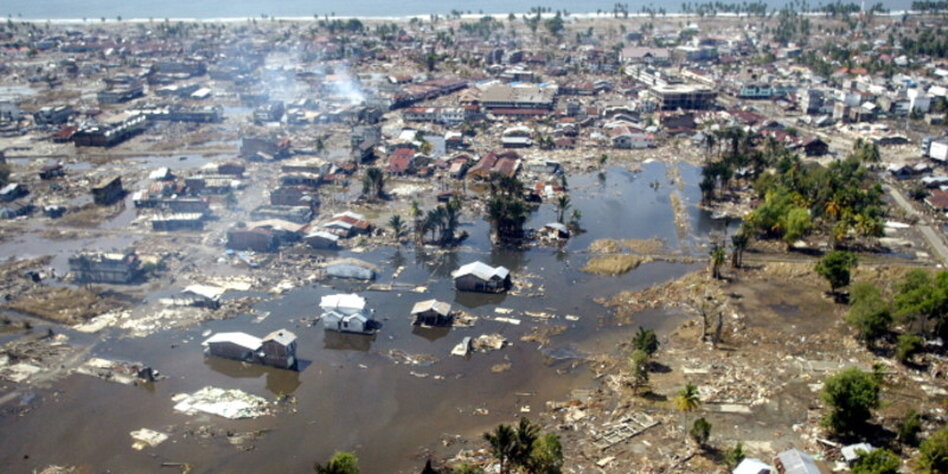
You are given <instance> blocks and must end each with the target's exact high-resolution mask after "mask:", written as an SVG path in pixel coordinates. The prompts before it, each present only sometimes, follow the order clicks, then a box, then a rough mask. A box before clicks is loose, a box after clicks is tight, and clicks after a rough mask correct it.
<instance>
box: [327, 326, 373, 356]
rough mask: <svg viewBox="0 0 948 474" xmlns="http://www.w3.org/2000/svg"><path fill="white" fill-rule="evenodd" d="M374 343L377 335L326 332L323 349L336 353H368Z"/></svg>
mask: <svg viewBox="0 0 948 474" xmlns="http://www.w3.org/2000/svg"><path fill="white" fill-rule="evenodd" d="M373 342H375V334H350V333H344V332H336V331H325V334H324V335H323V348H324V349H329V350H334V351H359V352H368V351H369V349H371V348H372V343H373Z"/></svg>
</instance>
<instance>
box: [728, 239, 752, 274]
mask: <svg viewBox="0 0 948 474" xmlns="http://www.w3.org/2000/svg"><path fill="white" fill-rule="evenodd" d="M731 243H732V244H734V249H733V251H732V253H731V266H732V267H734V268H741V266H742V265H743V264H744V250H747V246H748V244H750V236H748V235H747V233H745V232H744V230H743V229H742V230H741V231H740V232H738V233H736V234H734V235H732V236H731Z"/></svg>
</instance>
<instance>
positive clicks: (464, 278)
mask: <svg viewBox="0 0 948 474" xmlns="http://www.w3.org/2000/svg"><path fill="white" fill-rule="evenodd" d="M451 276H452V277H453V278H454V288H456V289H457V290H459V291H477V292H482V293H503V292H505V291H507V290H508V289H510V287H511V281H510V271H509V270H507V268H506V267H502V266H501V267H492V266H490V265H487V264H486V263H483V262H473V263H469V264H467V265H462V266H461V267H460V268H458V269H457V270H455V271H454V272H453V273H452V274H451Z"/></svg>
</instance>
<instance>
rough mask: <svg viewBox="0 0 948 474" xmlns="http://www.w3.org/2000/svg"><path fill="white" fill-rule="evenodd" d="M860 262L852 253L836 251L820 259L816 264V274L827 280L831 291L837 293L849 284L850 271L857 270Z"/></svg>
mask: <svg viewBox="0 0 948 474" xmlns="http://www.w3.org/2000/svg"><path fill="white" fill-rule="evenodd" d="M856 265H858V260H856V255H855V254H854V253H852V252H846V251H843V250H834V251H832V252H830V253H828V254H826V255H824V256H823V258H821V259H820V261H819V262H817V264H816V273H817V274H819V275H820V276H821V277H823V278H825V279H826V281H828V282H829V284H830V289H831V291H832V292H833V293H834V294H835V293H836V291H837V290H838V289H840V288H842V287H844V286H846V285H848V284H849V277H850V271H851V270H852V269H854V268H856Z"/></svg>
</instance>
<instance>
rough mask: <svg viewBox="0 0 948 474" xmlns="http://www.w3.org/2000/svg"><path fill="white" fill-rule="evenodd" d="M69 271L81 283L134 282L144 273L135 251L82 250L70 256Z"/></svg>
mask: <svg viewBox="0 0 948 474" xmlns="http://www.w3.org/2000/svg"><path fill="white" fill-rule="evenodd" d="M69 271H70V272H72V273H73V275H74V276H75V281H76V282H79V283H120V284H127V283H132V282H133V281H135V280H136V279H138V278H139V277H140V276H141V275H142V269H141V260H139V258H138V255H136V254H135V252H132V251H128V252H125V253H100V252H81V253H79V254H77V255H75V256H73V257H70V258H69Z"/></svg>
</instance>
